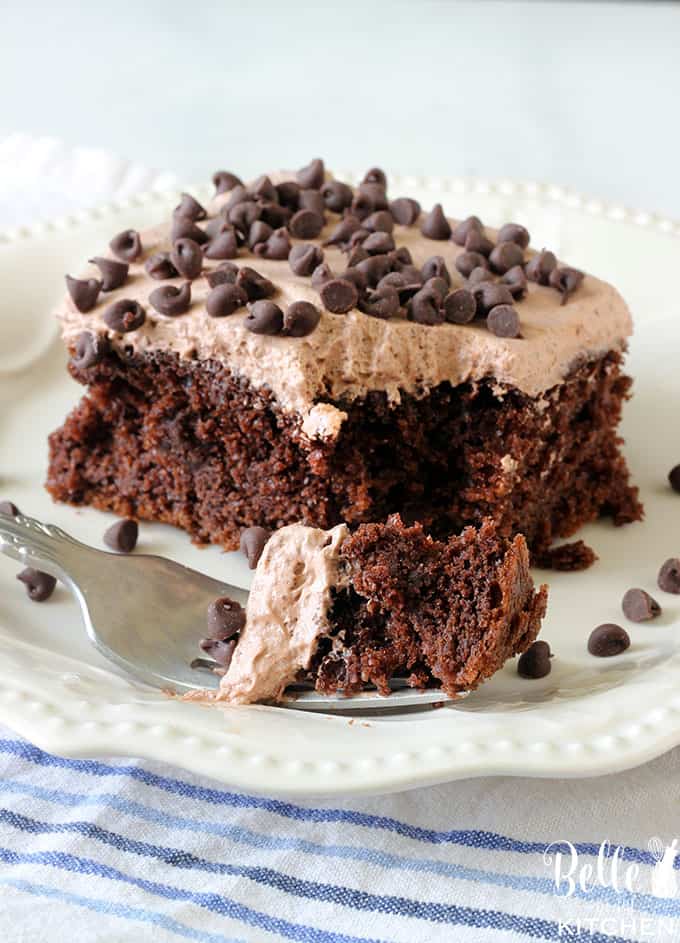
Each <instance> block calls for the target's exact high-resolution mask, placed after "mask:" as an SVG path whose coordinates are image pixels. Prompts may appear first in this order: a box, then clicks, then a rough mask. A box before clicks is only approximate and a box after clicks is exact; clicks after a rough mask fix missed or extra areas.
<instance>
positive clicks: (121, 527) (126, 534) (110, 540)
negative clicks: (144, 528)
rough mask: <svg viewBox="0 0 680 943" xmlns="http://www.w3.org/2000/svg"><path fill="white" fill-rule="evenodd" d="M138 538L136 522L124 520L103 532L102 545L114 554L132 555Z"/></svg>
mask: <svg viewBox="0 0 680 943" xmlns="http://www.w3.org/2000/svg"><path fill="white" fill-rule="evenodd" d="M138 536H139V527H138V525H137V521H132V520H130V519H129V518H126V519H125V520H123V521H116V523H115V524H112V525H111V527H109V528H108V530H106V531H105V532H104V538H103V540H104V543H105V544H106V546H107V547H110V548H111V550H115V551H116V553H132V551H133V550H134V549H135V547H136V546H137V537H138Z"/></svg>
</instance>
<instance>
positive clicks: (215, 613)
mask: <svg viewBox="0 0 680 943" xmlns="http://www.w3.org/2000/svg"><path fill="white" fill-rule="evenodd" d="M206 621H207V624H208V637H209V638H210V639H212V640H217V641H220V642H227V641H228V640H229V639H231V638H233V637H234V636H235V635H238V634H239V632H241V631H242V629H243V627H244V626H245V624H246V611H245V609H244V608H243V606H241V604H240V603H237V602H236V601H235V600H234V599H230V598H229V596H220V597H219V599H215V600H214V602H211V603H210V605H209V606H208V613H207V620H206Z"/></svg>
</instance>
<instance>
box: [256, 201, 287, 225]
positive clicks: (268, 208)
mask: <svg viewBox="0 0 680 943" xmlns="http://www.w3.org/2000/svg"><path fill="white" fill-rule="evenodd" d="M292 215H293V211H292V210H290V209H288V207H287V206H280V205H279V204H278V203H261V204H260V219H262V220H264V222H265V223H269V225H270V226H271V227H272V229H280V228H281V227H282V226H287V225H288V220H289V219H290V218H291V216H292Z"/></svg>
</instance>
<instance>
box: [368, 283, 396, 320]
mask: <svg viewBox="0 0 680 943" xmlns="http://www.w3.org/2000/svg"><path fill="white" fill-rule="evenodd" d="M399 307H400V305H399V295H398V293H397V290H396V288H393V287H392V286H391V285H383V286H382V288H374V289H372V290H370V291H368V292H367V293H366V295H365V296H364V297H363V298H361V299H360V301H359V309H360V310H361V311H363V312H364V314H368V315H370V316H371V317H372V318H383V319H387V318H393V317H394V316H395V315H396V314H398V313H399Z"/></svg>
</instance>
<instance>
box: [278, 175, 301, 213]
mask: <svg viewBox="0 0 680 943" xmlns="http://www.w3.org/2000/svg"><path fill="white" fill-rule="evenodd" d="M276 193H277V195H278V198H279V203H280V204H281V206H285V207H286V208H287V209H289V210H293V211H295V210H296V209H298V207H299V205H300V184H299V183H296V182H295V181H294V180H284V181H283V183H277V184H276Z"/></svg>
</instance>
